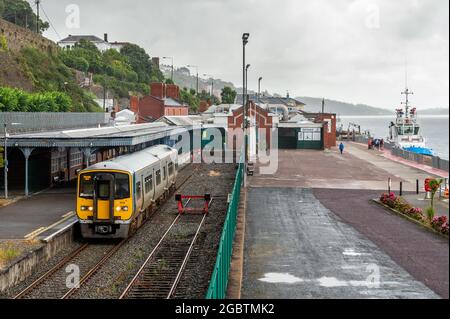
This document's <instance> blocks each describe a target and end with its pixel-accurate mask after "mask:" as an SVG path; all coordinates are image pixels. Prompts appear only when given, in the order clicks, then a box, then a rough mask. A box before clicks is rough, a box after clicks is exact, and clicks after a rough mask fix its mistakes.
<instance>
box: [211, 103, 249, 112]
mask: <svg viewBox="0 0 450 319" xmlns="http://www.w3.org/2000/svg"><path fill="white" fill-rule="evenodd" d="M241 107H242V104H220V105H211V106H210V107H209V108H208V110H206V111H205V112H203V114H217V113H219V114H225V113H229V112H232V111H236V110H238V109H240V108H241ZM225 110H228V111H227V112H225Z"/></svg>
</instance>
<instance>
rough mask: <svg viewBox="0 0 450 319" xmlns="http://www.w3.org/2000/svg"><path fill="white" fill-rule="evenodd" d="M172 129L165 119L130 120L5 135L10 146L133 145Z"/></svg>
mask: <svg viewBox="0 0 450 319" xmlns="http://www.w3.org/2000/svg"><path fill="white" fill-rule="evenodd" d="M172 132H173V127H169V126H168V125H167V124H165V123H147V124H133V125H124V126H108V127H102V128H92V129H79V130H68V131H51V132H41V133H27V134H18V135H11V136H10V137H9V138H8V145H9V146H10V147H118V146H133V145H139V144H142V143H146V142H150V141H155V140H157V139H161V138H166V137H170V136H171V134H172ZM2 140H3V139H2Z"/></svg>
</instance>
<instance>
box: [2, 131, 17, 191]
mask: <svg viewBox="0 0 450 319" xmlns="http://www.w3.org/2000/svg"><path fill="white" fill-rule="evenodd" d="M3 125H4V133H5V141H4V142H5V147H4V149H5V163H4V165H3V166H4V168H3V170H4V173H5V199H8V130H7V126H8V124H6V123H5V124H3ZM10 125H11V126H18V125H21V123H11V124H10Z"/></svg>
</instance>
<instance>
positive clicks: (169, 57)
mask: <svg viewBox="0 0 450 319" xmlns="http://www.w3.org/2000/svg"><path fill="white" fill-rule="evenodd" d="M163 59H166V60H171V61H172V72H171V76H170V79H171V80H172V82H173V57H171V56H163Z"/></svg>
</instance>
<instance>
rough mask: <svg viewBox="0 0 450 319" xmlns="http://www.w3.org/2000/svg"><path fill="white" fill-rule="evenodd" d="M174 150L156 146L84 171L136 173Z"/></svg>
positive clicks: (164, 146) (98, 164)
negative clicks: (99, 170) (106, 170)
mask: <svg viewBox="0 0 450 319" xmlns="http://www.w3.org/2000/svg"><path fill="white" fill-rule="evenodd" d="M173 151H174V150H173V149H172V148H170V147H169V146H167V145H157V146H153V147H150V148H147V149H144V150H142V151H139V152H136V153H132V154H128V155H123V156H119V157H116V158H113V159H111V160H108V161H106V162H101V163H97V164H94V165H92V166H90V167H88V168H87V169H86V170H93V169H114V170H125V171H131V172H133V173H134V172H137V171H140V170H141V169H144V168H145V167H147V166H148V165H151V164H153V163H156V162H157V161H158V160H159V158H161V157H166V156H170V154H171V153H172V152H173Z"/></svg>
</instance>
